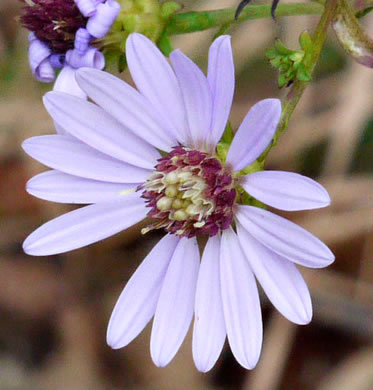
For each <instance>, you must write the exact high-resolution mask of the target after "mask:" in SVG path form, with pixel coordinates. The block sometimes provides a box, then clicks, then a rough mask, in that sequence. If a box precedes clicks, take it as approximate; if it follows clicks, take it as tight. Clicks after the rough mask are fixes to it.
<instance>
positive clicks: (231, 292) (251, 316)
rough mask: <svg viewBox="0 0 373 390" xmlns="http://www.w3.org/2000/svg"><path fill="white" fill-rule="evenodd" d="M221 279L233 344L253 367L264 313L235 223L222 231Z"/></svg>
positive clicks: (239, 356)
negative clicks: (233, 226)
mask: <svg viewBox="0 0 373 390" xmlns="http://www.w3.org/2000/svg"><path fill="white" fill-rule="evenodd" d="M220 280H221V289H222V300H223V309H224V318H225V326H226V328H227V335H228V341H229V345H230V347H231V350H232V353H233V355H234V357H235V358H236V360H237V361H238V362H239V363H240V364H241V365H242V366H243V367H245V368H247V369H252V368H254V367H255V366H256V364H257V362H258V359H259V356H260V351H261V348H262V340H263V325H262V314H261V309H260V302H259V294H258V289H257V286H256V282H255V279H254V276H253V273H252V271H251V269H250V266H249V263H248V262H247V260H246V258H245V255H244V253H243V252H242V249H241V247H240V244H239V242H238V238H237V236H236V233H234V231H233V229H232V228H231V227H230V228H229V229H227V230H224V232H223V234H222V240H221V250H220Z"/></svg>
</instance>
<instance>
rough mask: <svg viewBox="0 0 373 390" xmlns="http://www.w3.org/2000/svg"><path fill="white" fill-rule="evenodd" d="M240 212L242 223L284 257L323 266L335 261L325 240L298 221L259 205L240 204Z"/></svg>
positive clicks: (237, 215)
mask: <svg viewBox="0 0 373 390" xmlns="http://www.w3.org/2000/svg"><path fill="white" fill-rule="evenodd" d="M236 211H237V212H236V215H235V216H236V218H237V219H238V221H239V223H240V224H241V225H242V226H243V227H244V228H245V229H246V230H247V231H248V232H249V233H250V234H252V235H253V236H254V237H255V238H256V239H257V240H258V241H260V242H261V243H262V244H263V245H265V246H267V247H268V248H269V249H271V250H273V251H274V252H276V253H278V254H279V255H280V256H282V257H285V258H287V259H289V260H291V261H293V262H294V263H297V264H300V265H303V266H305V267H310V268H323V267H326V266H328V265H329V264H331V263H332V262H333V261H334V255H333V253H332V252H331V250H330V249H329V248H328V247H327V246H326V245H325V244H324V243H323V242H322V241H320V240H319V239H318V238H317V237H315V236H314V235H313V234H311V233H310V232H308V231H307V230H305V229H303V228H301V227H300V226H298V225H296V224H295V223H293V222H290V221H288V220H287V219H285V218H282V217H280V216H278V215H276V214H273V213H271V212H269V211H267V210H264V209H261V208H259V207H254V206H237V208H236Z"/></svg>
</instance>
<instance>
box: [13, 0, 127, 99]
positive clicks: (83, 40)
mask: <svg viewBox="0 0 373 390" xmlns="http://www.w3.org/2000/svg"><path fill="white" fill-rule="evenodd" d="M24 1H25V2H26V3H27V5H26V6H25V7H24V8H23V10H22V15H21V23H22V24H23V26H24V27H26V28H27V29H28V30H29V31H31V33H30V34H29V61H30V67H31V70H32V73H33V74H34V76H35V77H36V79H37V80H39V81H41V82H46V83H49V82H52V81H54V80H55V77H56V75H55V73H56V69H61V68H62V70H61V72H60V74H59V76H58V78H57V80H56V83H55V85H54V90H57V91H62V92H68V93H71V94H73V95H76V96H81V97H85V94H84V93H83V91H82V90H81V89H80V88H79V86H78V85H77V83H76V81H75V70H76V69H78V68H80V67H92V68H96V69H103V68H104V66H105V58H104V55H103V54H102V53H101V52H100V51H99V50H98V49H97V48H96V47H94V46H92V45H91V42H92V41H93V40H94V39H97V38H98V39H102V38H104V37H105V35H106V34H107V33H108V32H109V30H110V28H111V26H112V24H113V22H114V21H115V19H116V17H117V16H118V14H119V11H120V5H119V3H117V2H116V1H114V0H24Z"/></svg>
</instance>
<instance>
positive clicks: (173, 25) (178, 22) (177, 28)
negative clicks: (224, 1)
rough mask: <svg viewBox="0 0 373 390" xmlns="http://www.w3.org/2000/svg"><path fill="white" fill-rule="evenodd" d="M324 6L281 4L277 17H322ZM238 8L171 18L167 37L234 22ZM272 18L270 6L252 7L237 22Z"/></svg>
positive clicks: (311, 3) (246, 9)
mask: <svg viewBox="0 0 373 390" xmlns="http://www.w3.org/2000/svg"><path fill="white" fill-rule="evenodd" d="M323 11H324V6H323V5H322V4H319V3H316V2H309V3H292V4H280V5H279V6H278V7H277V10H276V17H281V16H296V15H321V14H322V13H323ZM235 12H236V8H227V9H220V10H213V11H201V12H186V13H179V14H175V15H173V16H171V18H170V21H169V24H168V26H167V28H166V34H167V35H175V34H185V33H191V32H195V31H203V30H207V29H209V28H213V27H220V26H222V25H225V24H228V23H232V22H234V21H235V20H234V14H235ZM270 17H271V6H270V5H251V6H248V7H246V8H245V9H244V10H243V11H242V13H241V15H240V17H239V18H238V20H237V22H238V23H239V22H243V21H245V20H249V19H261V18H270Z"/></svg>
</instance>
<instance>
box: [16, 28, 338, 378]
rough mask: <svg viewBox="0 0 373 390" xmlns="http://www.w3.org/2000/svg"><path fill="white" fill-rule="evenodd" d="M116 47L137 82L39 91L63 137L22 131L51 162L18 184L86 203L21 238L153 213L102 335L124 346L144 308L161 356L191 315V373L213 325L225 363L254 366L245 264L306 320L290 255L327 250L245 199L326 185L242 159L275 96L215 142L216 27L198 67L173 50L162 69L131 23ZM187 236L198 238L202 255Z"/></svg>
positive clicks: (105, 229)
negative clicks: (145, 247)
mask: <svg viewBox="0 0 373 390" xmlns="http://www.w3.org/2000/svg"><path fill="white" fill-rule="evenodd" d="M126 54H127V60H128V66H129V69H130V72H131V74H132V78H133V80H134V82H135V84H136V86H137V90H136V89H134V88H132V87H131V86H130V85H128V84H126V83H125V82H123V81H121V80H119V79H117V78H116V77H114V76H112V75H110V74H107V73H105V72H102V71H98V70H95V69H81V70H79V71H78V72H77V81H78V83H79V86H80V87H81V88H82V90H83V91H84V92H85V93H86V94H87V95H88V96H89V97H90V99H91V100H92V101H94V102H96V104H93V103H91V102H88V101H86V100H83V99H79V98H77V97H74V96H71V95H68V94H63V93H58V92H50V93H48V94H47V95H46V97H45V99H44V104H45V106H46V108H47V110H48V112H49V113H50V115H51V116H52V118H53V119H54V121H55V122H56V123H58V124H59V126H60V128H61V129H62V130H64V131H65V132H66V133H67V135H48V136H41V137H34V138H30V139H28V140H26V141H25V142H24V144H23V148H24V150H25V151H26V152H27V153H28V154H29V155H30V156H32V157H33V158H35V159H36V160H38V161H40V162H41V163H43V164H45V165H47V166H48V167H50V168H52V170H51V171H48V172H46V173H42V174H40V175H38V176H36V177H34V178H32V179H31V180H30V181H29V182H28V184H27V190H28V192H29V193H31V194H33V195H34V196H37V197H39V198H42V199H46V200H50V201H55V202H62V203H77V204H90V205H89V206H86V207H83V208H79V209H77V210H74V211H72V212H69V213H67V214H65V215H62V216H60V217H58V218H56V219H54V220H52V221H50V222H48V223H46V224H44V225H43V226H41V227H40V228H38V229H37V230H36V231H35V232H33V233H32V234H31V235H30V236H29V237H28V238H27V239H26V240H25V242H24V250H25V252H26V253H28V254H30V255H39V256H40V255H51V254H57V253H63V252H66V251H70V250H73V249H76V248H81V247H83V246H86V245H89V244H91V243H94V242H97V241H99V240H102V239H104V238H106V237H109V236H111V235H113V234H116V233H118V232H120V231H122V230H124V229H127V228H128V227H130V226H132V225H134V224H135V223H137V222H139V221H141V220H142V219H144V218H146V217H147V216H148V217H150V218H152V219H153V223H152V224H151V225H149V226H148V227H147V228H145V229H144V232H146V231H149V230H152V229H163V230H164V231H165V232H166V233H167V234H166V235H165V236H164V238H163V239H162V240H161V241H160V242H159V243H158V244H157V245H156V246H155V247H154V249H153V250H152V251H151V252H150V253H149V254H148V256H147V257H146V258H145V260H144V261H143V263H142V264H141V265H140V266H139V268H138V269H137V271H136V272H135V274H134V275H133V276H132V278H131V279H130V281H129V282H128V283H127V285H126V287H125V288H124V290H123V292H122V294H121V296H120V297H119V300H118V302H117V304H116V306H115V308H114V311H113V314H112V316H111V319H110V323H109V326H108V332H107V342H108V344H109V345H110V346H111V347H112V348H121V347H124V346H125V345H127V344H128V343H129V342H131V341H132V340H133V339H134V338H135V337H136V336H137V335H138V334H139V333H140V332H141V331H142V329H143V328H144V327H145V326H146V324H147V323H148V322H149V321H150V320H151V319H152V318H153V316H154V320H153V328H152V335H151V343H150V347H151V356H152V359H153V361H154V362H155V364H156V365H157V366H165V365H167V364H168V363H169V362H170V361H171V360H172V359H173V357H174V356H175V354H176V353H177V351H178V349H179V347H180V345H181V344H182V342H183V340H184V337H185V335H186V333H187V331H188V328H189V326H190V323H191V321H192V317H193V314H194V317H195V321H194V331H193V357H194V361H195V364H196V366H197V368H198V369H199V370H200V371H208V370H210V369H211V368H212V367H213V365H214V364H215V362H216V360H217V359H218V357H219V355H220V353H221V350H222V348H223V344H224V341H225V339H226V336H228V341H229V345H230V347H231V350H232V352H233V354H234V356H235V357H236V359H237V361H238V362H239V363H240V364H241V365H242V366H243V367H246V368H249V369H250V368H253V367H255V365H256V363H257V361H258V359H259V355H260V351H261V345H262V319H261V310H260V303H259V296H258V291H257V286H256V282H255V278H254V275H255V277H256V278H257V280H258V281H259V283H260V284H261V285H262V287H263V289H264V291H265V292H266V294H267V295H268V297H269V299H270V300H271V301H272V303H273V304H274V306H275V307H276V308H277V309H278V310H279V311H280V312H281V313H282V314H283V315H284V316H285V317H286V318H288V319H289V320H290V321H293V322H295V323H297V324H306V323H308V322H309V321H310V320H311V317H312V305H311V299H310V294H309V291H308V288H307V286H306V284H305V282H304V280H303V278H302V276H301V274H300V272H299V271H298V270H297V268H296V265H295V264H300V265H303V266H307V267H313V268H318V267H325V266H327V265H329V264H330V263H332V262H333V260H334V256H333V254H332V252H331V251H330V250H329V249H328V247H327V246H326V245H325V244H323V243H322V242H321V241H320V240H319V239H318V238H316V237H315V236H313V235H312V234H311V233H309V232H307V231H306V230H304V229H302V228H301V227H299V226H297V225H295V224H294V223H292V222H290V221H288V220H286V219H284V218H282V217H279V216H277V215H275V214H273V213H272V212H269V211H267V210H265V209H263V208H258V207H256V206H255V205H256V204H258V200H259V201H261V202H263V203H265V204H267V205H269V206H272V207H275V208H278V209H281V210H307V209H315V208H319V207H325V206H327V205H328V204H329V203H330V199H329V196H328V193H327V191H326V190H325V189H324V188H323V187H322V186H321V185H320V184H318V183H316V182H315V181H313V180H311V179H308V178H306V177H304V176H301V175H298V174H295V173H289V172H281V171H257V172H254V173H251V174H247V175H246V174H245V173H244V171H242V169H243V168H245V167H247V166H248V165H250V164H252V163H253V162H254V161H255V160H256V159H257V158H258V157H259V156H260V155H261V153H262V152H263V151H264V150H265V149H266V147H267V146H268V144H269V143H270V142H271V140H272V138H273V135H274V133H275V130H276V126H277V124H278V121H279V119H280V114H281V104H280V101H279V100H277V99H266V100H262V101H260V102H259V103H257V104H255V105H254V106H253V107H252V108H251V110H250V111H249V112H248V114H247V115H246V117H245V118H244V120H243V122H242V124H241V125H240V127H239V128H238V130H237V132H236V134H235V136H234V138H233V141H232V144H231V145H230V148H229V150H228V153H227V155H226V157H222V156H221V155H220V154H219V153H217V144H218V142H219V140H220V139H221V137H222V135H223V132H224V129H225V127H226V124H227V121H228V117H229V114H230V109H231V105H232V99H233V92H234V65H233V58H232V50H231V44H230V38H229V37H228V36H221V37H219V38H218V39H216V40H215V41H214V43H213V44H212V46H211V48H210V52H209V66H208V75H207V77H206V76H205V75H204V74H203V73H202V71H201V70H200V69H199V68H198V67H197V66H196V65H195V64H194V63H193V62H192V61H191V60H190V59H189V58H188V57H186V56H185V55H184V54H183V53H181V52H180V51H179V50H176V51H174V52H172V53H171V56H170V59H171V63H172V67H171V66H170V65H169V63H168V62H167V60H166V59H165V57H164V56H163V55H162V54H161V52H160V51H159V50H158V49H157V48H156V46H155V45H154V44H153V43H152V42H151V41H149V40H148V39H147V38H145V37H144V36H142V35H140V34H132V35H130V37H129V38H128V40H127V47H126ZM159 150H162V151H163V152H164V153H163V154H162V155H161V154H160V152H159ZM245 191H246V192H245ZM248 194H250V195H251V197H252V198H250V197H249V196H248ZM254 198H255V199H256V200H255V199H254ZM250 199H252V201H250ZM232 223H233V225H232ZM200 234H202V235H205V236H207V237H208V242H207V245H206V247H205V249H204V252H203V255H202V261H201V263H200V252H199V249H198V244H197V240H196V236H198V235H200Z"/></svg>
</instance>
